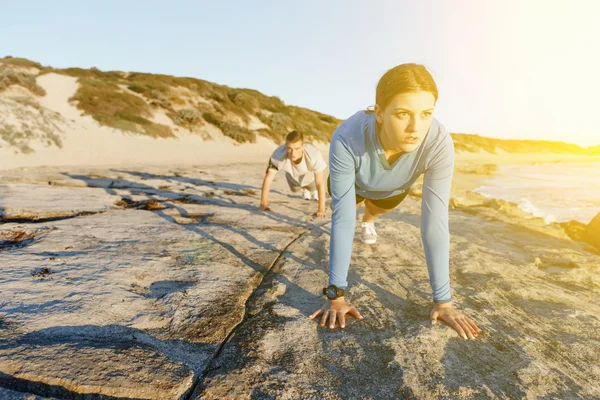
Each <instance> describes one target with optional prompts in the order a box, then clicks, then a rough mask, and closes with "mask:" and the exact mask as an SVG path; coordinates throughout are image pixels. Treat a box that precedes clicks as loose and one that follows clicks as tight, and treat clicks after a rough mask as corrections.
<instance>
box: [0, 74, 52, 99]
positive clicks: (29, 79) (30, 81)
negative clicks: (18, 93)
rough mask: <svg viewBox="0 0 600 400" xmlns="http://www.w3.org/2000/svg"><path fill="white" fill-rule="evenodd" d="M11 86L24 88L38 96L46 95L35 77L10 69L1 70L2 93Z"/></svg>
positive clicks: (0, 85) (0, 83)
mask: <svg viewBox="0 0 600 400" xmlns="http://www.w3.org/2000/svg"><path fill="white" fill-rule="evenodd" d="M11 85H18V86H21V87H24V88H26V89H28V90H29V91H30V92H31V93H33V94H37V95H38V96H44V95H45V94H46V91H45V90H44V88H43V87H41V86H40V85H38V84H37V82H36V80H35V76H34V75H30V74H25V73H23V72H19V71H14V70H10V69H2V70H0V92H1V91H3V90H5V89H7V88H8V87H9V86H11Z"/></svg>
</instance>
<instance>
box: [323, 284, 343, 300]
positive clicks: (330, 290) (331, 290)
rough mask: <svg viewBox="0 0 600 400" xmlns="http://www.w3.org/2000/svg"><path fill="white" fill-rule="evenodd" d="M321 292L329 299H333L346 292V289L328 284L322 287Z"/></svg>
mask: <svg viewBox="0 0 600 400" xmlns="http://www.w3.org/2000/svg"><path fill="white" fill-rule="evenodd" d="M323 294H324V295H325V297H327V298H328V299H329V300H335V299H337V298H338V297H342V296H344V295H345V294H346V291H345V290H344V289H340V288H339V287H337V286H335V285H329V286H327V287H326V288H323Z"/></svg>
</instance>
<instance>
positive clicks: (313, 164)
mask: <svg viewBox="0 0 600 400" xmlns="http://www.w3.org/2000/svg"><path fill="white" fill-rule="evenodd" d="M326 167H327V164H326V163H325V160H323V156H322V155H321V152H320V151H319V150H318V149H317V148H316V147H315V146H313V145H311V144H309V143H306V144H305V143H304V137H303V136H302V134H301V133H300V132H296V131H292V132H290V133H289V134H288V135H287V136H286V138H285V144H282V145H281V146H279V147H278V148H277V149H275V151H274V152H273V154H272V155H271V159H270V160H269V166H268V167H267V171H266V175H265V179H264V181H263V186H262V194H261V200H260V210H261V211H270V208H269V191H270V190H271V184H272V183H273V179H274V178H275V174H277V171H283V172H285V177H286V179H287V183H288V185H289V187H290V190H291V191H292V192H294V193H297V192H300V191H302V197H303V198H304V199H305V200H311V199H312V200H317V201H318V202H319V209H318V211H317V212H316V213H314V214H312V216H315V217H319V218H325V217H326V216H327V215H326V213H325V179H324V177H323V171H325V168H326Z"/></svg>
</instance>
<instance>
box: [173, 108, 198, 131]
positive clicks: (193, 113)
mask: <svg viewBox="0 0 600 400" xmlns="http://www.w3.org/2000/svg"><path fill="white" fill-rule="evenodd" d="M167 116H169V118H171V119H172V120H173V122H174V123H175V124H177V125H180V126H184V127H188V126H190V125H198V124H201V123H202V114H200V111H198V110H196V109H193V108H185V109H182V110H179V111H177V112H172V111H171V112H168V113H167Z"/></svg>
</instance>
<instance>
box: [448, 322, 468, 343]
mask: <svg viewBox="0 0 600 400" xmlns="http://www.w3.org/2000/svg"><path fill="white" fill-rule="evenodd" d="M450 326H451V327H452V328H454V330H455V331H456V332H458V334H459V335H460V337H462V338H463V339H466V338H467V334H466V333H465V331H464V329H463V328H462V326H460V324H459V323H458V322H457V321H456V320H455V319H452V320H450Z"/></svg>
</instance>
